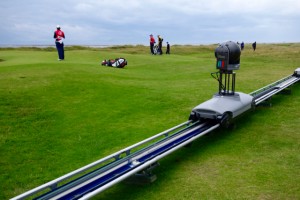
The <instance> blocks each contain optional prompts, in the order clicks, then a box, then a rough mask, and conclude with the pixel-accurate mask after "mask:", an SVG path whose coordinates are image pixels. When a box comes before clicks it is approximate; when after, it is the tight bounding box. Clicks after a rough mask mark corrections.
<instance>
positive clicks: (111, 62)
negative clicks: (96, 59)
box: [101, 58, 127, 68]
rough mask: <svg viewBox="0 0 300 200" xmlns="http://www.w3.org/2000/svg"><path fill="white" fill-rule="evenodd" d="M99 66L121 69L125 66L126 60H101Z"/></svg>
mask: <svg viewBox="0 0 300 200" xmlns="http://www.w3.org/2000/svg"><path fill="white" fill-rule="evenodd" d="M101 65H103V66H109V67H116V68H123V67H125V65H127V60H126V59H125V58H116V59H108V60H103V61H102V63H101Z"/></svg>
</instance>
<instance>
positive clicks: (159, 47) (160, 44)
mask: <svg viewBox="0 0 300 200" xmlns="http://www.w3.org/2000/svg"><path fill="white" fill-rule="evenodd" d="M157 39H158V51H159V54H160V55H162V42H163V40H164V39H163V38H162V37H161V36H160V35H158V36H157Z"/></svg>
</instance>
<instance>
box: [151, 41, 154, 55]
mask: <svg viewBox="0 0 300 200" xmlns="http://www.w3.org/2000/svg"><path fill="white" fill-rule="evenodd" d="M153 48H154V43H150V51H151V54H154V50H153Z"/></svg>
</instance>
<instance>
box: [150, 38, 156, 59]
mask: <svg viewBox="0 0 300 200" xmlns="http://www.w3.org/2000/svg"><path fill="white" fill-rule="evenodd" d="M154 44H155V39H154V37H153V35H152V34H151V35H150V51H151V54H152V55H155V54H154Z"/></svg>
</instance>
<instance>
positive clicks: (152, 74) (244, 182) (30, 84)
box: [0, 44, 300, 200]
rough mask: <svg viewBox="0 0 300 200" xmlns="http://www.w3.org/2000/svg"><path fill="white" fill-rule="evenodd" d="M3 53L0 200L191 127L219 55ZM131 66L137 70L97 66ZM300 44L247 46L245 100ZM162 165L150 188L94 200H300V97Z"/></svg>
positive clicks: (138, 50)
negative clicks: (114, 61) (112, 62)
mask: <svg viewBox="0 0 300 200" xmlns="http://www.w3.org/2000/svg"><path fill="white" fill-rule="evenodd" d="M215 47H216V46H215V45H210V46H180V45H176V46H172V47H171V55H170V56H167V55H163V56H151V55H149V48H148V47H144V46H141V45H138V46H130V45H126V46H115V47H109V48H103V49H97V48H86V47H80V46H75V47H67V48H66V52H65V54H66V60H65V61H63V62H58V61H57V53H56V51H55V49H54V48H47V49H39V48H17V49H0V59H1V62H0V130H1V131H0V157H1V159H0V199H8V198H11V197H13V196H16V195H18V194H21V193H23V192H25V191H27V190H29V189H32V188H34V187H37V186H39V185H41V184H43V183H45V182H47V181H50V180H53V179H54V178H57V177H59V176H61V175H63V174H65V173H68V172H70V171H72V170H75V169H77V168H79V167H82V166H84V165H86V164H89V163H90V162H93V161H95V160H97V159H100V158H101V157H104V156H106V155H109V154H111V153H113V152H115V151H118V150H120V149H122V148H125V147H127V146H129V145H132V144H134V143H136V142H138V141H140V140H143V139H145V138H147V137H150V136H152V135H154V134H156V133H158V132H161V131H163V130H166V129H168V128H170V127H172V126H175V125H177V124H179V123H181V122H183V121H186V120H187V118H188V115H189V113H190V111H191V109H192V108H193V107H195V106H196V105H198V104H199V103H202V102H204V101H206V100H208V99H210V98H211V96H212V95H213V94H214V93H215V92H216V91H217V89H218V88H217V82H216V81H215V80H214V79H212V78H211V77H210V73H211V72H214V71H216V70H215V59H214V48H215ZM116 57H125V58H126V59H127V60H128V66H126V68H124V69H115V68H109V67H102V66H100V62H101V61H102V60H103V59H107V58H116ZM299 63H300V44H262V45H260V44H258V46H257V51H255V52H253V51H252V50H251V48H250V45H246V49H245V51H243V53H242V57H241V69H240V70H239V71H237V72H236V73H237V87H236V89H237V90H238V91H242V92H245V93H250V92H252V91H254V90H256V89H259V88H260V87H263V86H265V85H266V84H269V83H271V82H274V81H276V80H278V79H280V78H282V77H285V76H287V75H289V74H291V73H292V72H293V70H294V69H295V68H297V67H299ZM272 103H273V106H272V107H268V108H264V107H263V108H258V109H256V110H255V111H254V112H251V113H249V114H247V115H245V116H243V117H242V118H240V119H239V120H238V122H237V126H236V128H235V129H234V130H218V131H215V132H213V133H211V134H210V135H208V136H205V137H204V138H201V139H199V140H197V141H196V142H194V143H193V145H192V146H191V147H189V148H183V149H180V150H178V151H177V152H175V153H173V154H171V155H170V156H168V157H166V158H164V159H162V160H161V161H160V164H161V166H160V167H158V168H157V169H156V170H155V173H156V175H157V176H158V180H157V181H156V182H154V183H153V184H151V185H146V186H131V185H126V184H123V183H120V184H117V185H116V186H114V187H112V188H110V189H108V190H107V191H105V192H103V193H101V194H100V195H99V196H97V197H95V199H143V200H144V199H299V198H300V192H299V191H300V188H299V182H300V177H299V170H300V157H299V149H300V148H299V147H300V145H299V141H300V135H299V128H298V125H299V123H300V112H299V111H298V110H299V107H300V85H299V84H297V85H295V86H293V88H292V95H278V96H275V97H274V98H273V100H272Z"/></svg>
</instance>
